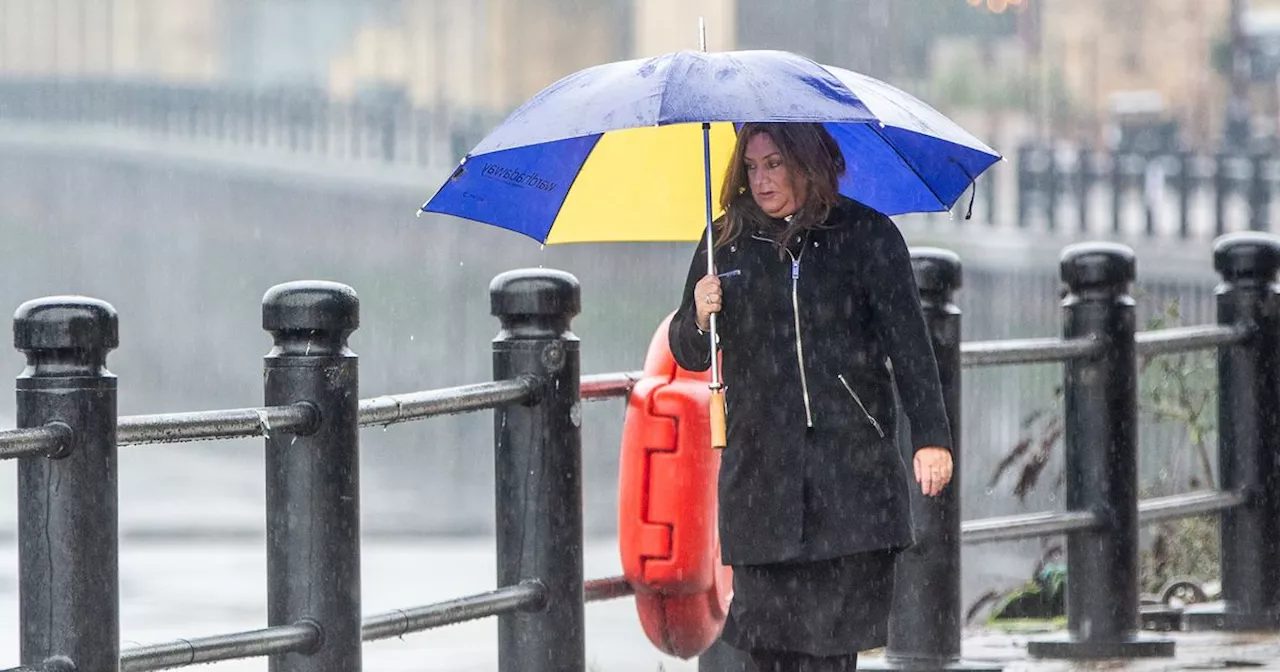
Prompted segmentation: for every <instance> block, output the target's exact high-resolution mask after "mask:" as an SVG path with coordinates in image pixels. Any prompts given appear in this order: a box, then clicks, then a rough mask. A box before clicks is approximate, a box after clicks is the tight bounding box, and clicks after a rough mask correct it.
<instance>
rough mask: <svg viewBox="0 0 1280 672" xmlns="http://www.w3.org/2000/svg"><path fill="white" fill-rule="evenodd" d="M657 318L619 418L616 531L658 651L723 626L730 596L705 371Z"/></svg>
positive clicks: (678, 650) (689, 649) (687, 646)
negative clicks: (682, 358)
mask: <svg viewBox="0 0 1280 672" xmlns="http://www.w3.org/2000/svg"><path fill="white" fill-rule="evenodd" d="M670 322H671V315H668V316H667V317H666V319H664V320H663V321H662V324H661V325H659V327H658V329H657V332H656V333H654V335H653V339H652V340H651V341H650V343H649V350H648V353H647V354H646V356H645V362H644V375H643V377H642V378H641V379H640V380H639V381H637V382H636V385H635V386H634V387H633V388H632V391H631V394H630V397H629V399H628V403H627V411H626V417H625V419H624V421H623V428H622V455H621V460H620V466H619V484H618V485H619V487H618V540H619V547H620V550H621V553H622V570H623V575H624V576H625V577H626V579H627V581H628V582H629V583H630V584H631V586H632V588H633V589H634V590H635V601H636V609H637V611H638V612H639V616H640V624H641V626H642V627H643V628H644V632H645V635H647V636H648V637H649V641H651V642H652V643H653V645H654V646H656V647H657V648H658V649H660V650H661V651H663V652H665V653H667V654H668V655H672V656H677V657H680V658H685V659H688V658H692V657H694V656H697V655H699V654H701V653H702V652H704V651H706V650H707V648H709V647H710V646H711V645H712V644H713V643H714V642H715V640H716V638H717V637H719V636H720V632H721V629H722V628H723V626H724V620H725V615H726V614H727V613H728V608H729V600H730V598H731V596H732V580H731V578H732V574H731V571H732V570H731V569H730V568H728V567H725V566H724V565H722V564H721V562H720V541H719V529H718V526H717V519H716V477H717V474H718V472H719V469H720V451H717V450H714V449H712V447H711V434H710V431H711V430H710V416H709V410H708V408H709V401H710V398H711V390H710V388H709V387H708V383H709V382H710V380H711V377H710V375H709V374H708V373H706V372H692V371H687V370H685V369H682V368H680V366H679V365H677V364H676V362H675V359H674V358H673V357H672V355H671V350H670V349H669V348H668V346H667V327H668V325H669V324H670Z"/></svg>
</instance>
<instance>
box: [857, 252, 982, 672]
mask: <svg viewBox="0 0 1280 672" xmlns="http://www.w3.org/2000/svg"><path fill="white" fill-rule="evenodd" d="M911 257H912V267H913V269H914V271H915V278H916V284H917V286H918V287H919V290H920V302H921V305H922V307H923V308H924V315H925V320H926V322H927V323H928V328H929V333H930V335H931V336H932V341H933V351H934V356H935V357H936V358H937V360H938V374H939V377H940V379H941V382H942V390H943V401H944V403H945V404H946V408H947V416H948V418H949V419H950V422H951V437H952V442H953V443H952V447H953V448H952V476H951V483H949V484H948V485H947V487H946V489H944V490H943V491H942V494H941V495H939V496H938V497H936V498H934V497H925V496H924V495H923V494H921V493H920V491H919V489H917V488H912V489H911V520H912V524H913V526H914V527H915V538H916V543H915V545H914V546H912V547H911V548H910V549H908V550H907V551H905V552H904V553H903V554H902V555H901V556H900V557H899V559H898V566H897V577H896V579H895V581H894V585H895V589H894V600H893V611H892V613H891V616H890V620H889V645H888V647H886V650H885V657H884V660H883V661H875V660H868V661H865V662H860V663H859V665H858V667H859V668H863V669H870V670H874V669H901V670H921V671H923V670H975V671H976V670H1000V669H1003V668H1002V667H1000V666H998V665H995V666H993V665H990V664H987V665H975V664H973V663H968V662H964V661H961V660H960V641H961V627H962V620H963V605H962V604H961V598H960V491H961V480H960V477H961V473H962V472H963V469H962V467H961V464H962V461H961V459H960V419H961V402H960V308H959V307H958V306H956V305H955V303H954V301H953V299H954V294H955V291H956V290H957V289H959V288H960V285H961V265H960V257H958V256H956V254H955V253H953V252H950V251H947V250H940V249H935V248H920V249H915V250H912V253H911ZM900 412H901V410H900ZM907 426H908V425H907V424H906V423H905V422H900V423H899V427H902V428H906V427H907ZM900 443H901V444H902V450H903V459H905V460H906V463H907V464H911V460H912V458H913V457H914V451H913V450H912V449H911V445H910V443H909V442H906V441H901V440H900Z"/></svg>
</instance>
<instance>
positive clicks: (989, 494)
mask: <svg viewBox="0 0 1280 672" xmlns="http://www.w3.org/2000/svg"><path fill="white" fill-rule="evenodd" d="M994 494H996V489H995V488H987V496H988V497H990V496H992V495H994Z"/></svg>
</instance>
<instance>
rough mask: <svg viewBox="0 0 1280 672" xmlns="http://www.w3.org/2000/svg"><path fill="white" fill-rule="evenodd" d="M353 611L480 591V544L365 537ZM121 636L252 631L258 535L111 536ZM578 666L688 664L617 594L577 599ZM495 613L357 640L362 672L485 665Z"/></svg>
mask: <svg viewBox="0 0 1280 672" xmlns="http://www.w3.org/2000/svg"><path fill="white" fill-rule="evenodd" d="M363 550H364V556H363V558H362V560H363V565H362V570H363V571H362V574H363V576H362V579H363V586H362V590H363V599H364V611H365V613H366V614H372V613H377V612H382V611H389V610H392V609H400V608H406V607H415V606H421V605H425V604H431V603H435V602H440V601H443V600H446V599H451V598H455V597H460V596H463V595H467V594H471V593H478V592H483V591H486V590H491V589H493V587H494V576H495V565H494V553H493V544H492V542H491V541H489V540H482V539H469V540H459V541H448V540H431V541H404V542H393V541H386V542H383V541H373V542H366V543H365V545H364V549H363ZM586 569H587V572H588V575H589V576H604V575H615V574H617V573H618V572H619V566H618V561H617V552H616V547H615V546H613V545H612V544H609V543H606V542H597V543H593V544H592V545H591V546H590V547H589V548H588V549H587V552H586ZM17 573H18V568H17V547H16V545H14V544H13V543H9V542H6V543H4V544H0V668H7V667H9V666H10V665H15V664H17V662H18V660H17V653H16V652H17V650H18V597H17V591H16V589H17ZM120 592H121V615H120V619H121V635H122V640H123V642H124V646H125V647H126V648H127V647H132V646H139V645H144V644H154V643H158V642H165V641H170V640H174V639H179V638H191V637H202V636H208V635H215V634H223V633H229V632H236V631H240V630H253V629H257V628H261V627H263V626H264V625H265V624H266V618H267V616H266V555H265V550H264V545H263V543H262V542H260V541H253V540H237V541H231V542H222V543H218V542H191V541H156V542H133V543H128V544H122V546H121V552H120ZM586 613H587V630H586V634H587V661H588V669H589V670H597V671H599V672H605V671H606V670H608V671H613V670H616V671H618V672H654V671H655V670H667V671H668V672H677V671H681V670H684V671H691V670H696V669H697V664H696V662H692V661H682V660H679V659H675V658H671V657H669V656H665V655H663V654H661V653H660V652H658V651H657V650H656V649H654V648H653V647H652V646H651V645H650V644H649V642H648V640H647V639H645V636H644V634H643V633H642V632H641V630H640V624H639V621H638V620H637V618H636V615H635V606H634V603H633V602H632V601H631V600H629V599H620V600H615V601H611V602H602V603H593V604H588V605H587V607H586ZM496 627H497V621H496V619H484V620H480V621H473V622H469V623H462V624H457V625H452V626H448V627H445V628H441V629H438V630H433V631H429V632H423V633H416V634H412V635H406V636H405V637H403V638H401V639H391V640H385V641H378V642H367V643H365V646H364V662H365V665H364V669H366V670H370V671H371V672H373V671H377V672H402V671H403V672H408V671H409V670H413V671H415V672H425V671H430V670H442V671H443V670H449V671H451V672H482V671H483V672H490V671H492V670H495V669H497V641H498V640H497V630H496ZM200 669H205V670H210V671H211V672H250V671H253V672H257V671H265V670H266V669H267V663H266V660H265V659H257V660H249V661H233V662H225V663H218V664H217V665H215V666H214V667H203V666H202V667H201V668H200Z"/></svg>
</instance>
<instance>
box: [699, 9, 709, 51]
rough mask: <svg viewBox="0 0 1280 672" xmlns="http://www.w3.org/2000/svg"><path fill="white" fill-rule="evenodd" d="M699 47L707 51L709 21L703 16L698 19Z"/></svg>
mask: <svg viewBox="0 0 1280 672" xmlns="http://www.w3.org/2000/svg"><path fill="white" fill-rule="evenodd" d="M698 47H699V48H701V49H702V50H703V51H706V50H707V19H706V17H702V16H699V17H698Z"/></svg>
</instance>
